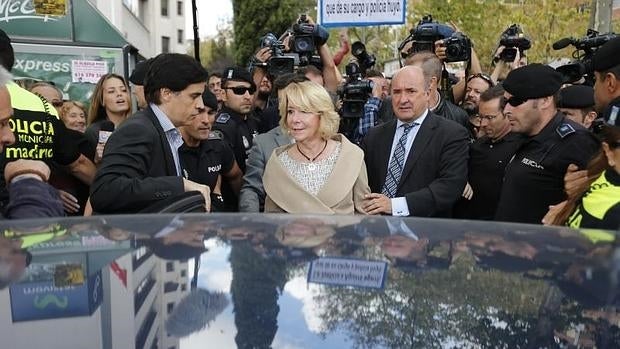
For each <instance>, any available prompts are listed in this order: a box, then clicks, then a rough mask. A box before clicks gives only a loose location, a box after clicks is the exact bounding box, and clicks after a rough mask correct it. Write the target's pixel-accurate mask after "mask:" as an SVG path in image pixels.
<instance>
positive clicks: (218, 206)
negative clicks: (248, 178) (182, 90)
mask: <svg viewBox="0 0 620 349" xmlns="http://www.w3.org/2000/svg"><path fill="white" fill-rule="evenodd" d="M202 100H203V103H204V105H205V109H204V110H203V111H202V112H200V113H199V114H198V115H196V117H195V118H194V119H193V120H192V122H191V124H189V125H186V126H183V127H181V128H179V131H180V132H181V135H182V136H183V142H184V144H183V145H182V146H181V147H180V148H179V156H180V158H181V165H182V166H183V175H184V176H185V177H186V178H187V179H189V180H191V181H194V182H196V183H200V184H205V185H208V186H209V188H210V189H211V207H212V209H211V211H215V212H223V211H228V212H230V211H236V196H237V195H238V194H239V190H240V188H241V181H242V179H243V174H242V173H241V169H239V166H238V165H237V162H236V161H235V155H234V153H233V151H232V149H231V148H230V147H229V146H228V144H227V143H226V142H224V141H223V139H222V138H223V136H222V133H221V132H219V131H213V130H211V127H212V126H213V123H214V121H215V114H216V113H217V103H218V102H217V98H216V97H215V95H214V94H213V93H211V91H209V90H208V89H206V90H205V92H203V94H202ZM223 179H224V180H226V181H227V183H228V184H229V186H230V188H231V189H232V191H233V192H234V193H235V195H233V196H232V197H227V198H226V200H224V198H223V196H222V194H223V192H222V180H223Z"/></svg>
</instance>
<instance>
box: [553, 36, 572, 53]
mask: <svg viewBox="0 0 620 349" xmlns="http://www.w3.org/2000/svg"><path fill="white" fill-rule="evenodd" d="M573 42H575V39H573V38H563V39H560V40H558V41H556V42H554V43H553V45H551V47H553V49H554V50H561V49H563V48H564V47H566V46H568V45H570V44H572V43H573Z"/></svg>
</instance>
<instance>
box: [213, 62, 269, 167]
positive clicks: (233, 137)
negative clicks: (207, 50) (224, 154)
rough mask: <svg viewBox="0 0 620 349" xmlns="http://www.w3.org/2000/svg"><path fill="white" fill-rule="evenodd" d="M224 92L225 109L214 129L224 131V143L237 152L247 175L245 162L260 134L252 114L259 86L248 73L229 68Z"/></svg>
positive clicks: (224, 80)
mask: <svg viewBox="0 0 620 349" xmlns="http://www.w3.org/2000/svg"><path fill="white" fill-rule="evenodd" d="M222 89H223V90H224V93H223V98H224V106H223V107H222V109H221V110H220V112H219V113H218V115H217V117H216V119H215V125H214V126H213V128H214V129H215V130H219V131H221V132H222V134H223V135H224V140H225V141H226V142H227V143H228V144H229V145H230V147H231V148H232V149H233V152H234V153H235V159H236V160H237V164H238V165H239V168H241V171H242V172H243V173H245V159H247V157H248V153H249V151H250V148H252V140H253V138H254V136H255V135H256V134H257V133H258V132H257V129H258V120H257V119H256V118H255V117H254V115H253V114H252V107H253V102H254V93H255V92H256V85H255V84H254V81H253V80H252V76H251V75H250V73H249V72H248V71H246V70H244V69H241V68H228V69H226V70H225V71H224V77H223V80H222Z"/></svg>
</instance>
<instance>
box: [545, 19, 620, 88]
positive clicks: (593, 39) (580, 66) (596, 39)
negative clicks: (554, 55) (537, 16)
mask: <svg viewBox="0 0 620 349" xmlns="http://www.w3.org/2000/svg"><path fill="white" fill-rule="evenodd" d="M615 37H616V34H614V33H607V34H601V35H599V33H598V32H597V31H596V30H593V29H588V31H587V33H586V36H585V37H583V38H581V39H575V38H562V39H560V40H558V41H556V42H555V43H553V45H552V47H553V49H554V50H561V49H563V48H565V47H567V46H569V45H572V46H573V47H575V51H573V55H572V56H573V58H574V60H573V61H572V62H571V63H569V64H565V65H562V66H559V67H557V68H556V70H557V71H558V72H559V73H560V74H562V76H563V77H564V81H565V82H568V83H574V82H577V81H579V80H581V79H582V78H585V80H586V81H585V83H586V84H588V85H593V84H594V67H593V65H592V57H594V52H596V50H597V49H598V48H599V47H600V46H602V45H603V44H605V43H606V42H607V41H609V40H611V39H613V38H615Z"/></svg>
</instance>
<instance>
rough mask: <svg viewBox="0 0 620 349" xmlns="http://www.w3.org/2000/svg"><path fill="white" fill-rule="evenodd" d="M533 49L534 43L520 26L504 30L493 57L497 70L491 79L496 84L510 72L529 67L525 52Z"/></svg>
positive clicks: (514, 25) (516, 25)
mask: <svg viewBox="0 0 620 349" xmlns="http://www.w3.org/2000/svg"><path fill="white" fill-rule="evenodd" d="M531 47H532V42H531V41H530V39H529V38H528V37H526V36H525V34H523V30H522V29H521V27H520V26H519V25H518V24H513V25H511V26H510V27H508V28H507V29H506V30H504V32H503V33H502V36H501V38H500V41H499V46H498V47H497V50H495V54H494V55H493V65H494V66H495V69H494V70H493V73H492V74H491V79H493V81H495V83H497V82H500V81H503V80H504V79H506V76H507V75H508V73H510V71H512V70H514V69H517V68H519V67H523V66H525V65H527V56H526V55H525V51H526V50H528V49H530V48H531Z"/></svg>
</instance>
